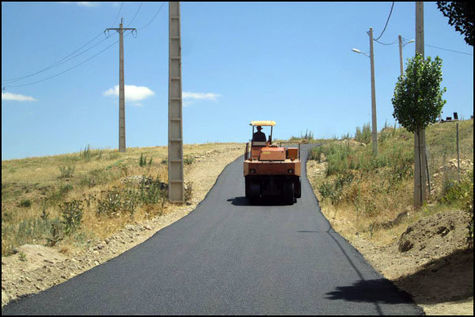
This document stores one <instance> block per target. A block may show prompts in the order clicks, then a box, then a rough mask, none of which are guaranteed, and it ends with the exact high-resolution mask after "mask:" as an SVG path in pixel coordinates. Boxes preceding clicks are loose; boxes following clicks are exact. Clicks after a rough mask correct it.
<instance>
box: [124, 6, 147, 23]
mask: <svg viewBox="0 0 475 317" xmlns="http://www.w3.org/2000/svg"><path fill="white" fill-rule="evenodd" d="M142 5H143V2H140V5H139V7H138V9H137V11H135V15H134V17H133V18H132V20H130V22H129V23H127V25H126V26H125V27H127V26H129V25H131V24H132V22H134V20H135V18H136V17H137V14H139V11H140V9H141V8H142Z"/></svg>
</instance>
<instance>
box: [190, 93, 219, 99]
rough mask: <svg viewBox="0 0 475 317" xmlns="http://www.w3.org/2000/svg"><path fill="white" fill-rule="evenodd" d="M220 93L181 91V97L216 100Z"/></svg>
mask: <svg viewBox="0 0 475 317" xmlns="http://www.w3.org/2000/svg"><path fill="white" fill-rule="evenodd" d="M219 96H220V95H218V94H215V93H212V92H187V91H184V92H182V97H183V99H192V100H216V99H217V98H218V97H219Z"/></svg>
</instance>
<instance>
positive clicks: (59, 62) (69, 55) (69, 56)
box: [3, 32, 108, 83]
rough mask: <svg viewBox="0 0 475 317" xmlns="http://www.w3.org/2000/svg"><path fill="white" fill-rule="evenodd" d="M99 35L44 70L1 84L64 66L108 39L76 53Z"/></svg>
mask: <svg viewBox="0 0 475 317" xmlns="http://www.w3.org/2000/svg"><path fill="white" fill-rule="evenodd" d="M101 35H102V32H101V33H99V34H98V35H96V36H95V37H94V38H92V39H91V40H89V41H88V42H86V43H85V44H84V45H82V46H81V47H79V48H78V49H76V50H74V51H73V52H71V53H70V54H68V55H66V56H65V57H63V58H62V59H60V60H58V61H56V62H54V63H53V64H51V65H49V66H46V67H44V68H42V69H40V70H38V71H36V72H33V73H29V74H26V75H23V76H20V77H15V78H10V79H4V80H3V82H7V83H14V82H17V81H19V80H22V79H25V78H29V77H32V76H35V75H38V74H40V73H42V72H45V71H47V70H49V69H51V68H54V67H57V66H59V65H61V64H64V63H66V62H67V61H70V60H72V59H74V58H76V57H78V56H80V55H82V54H84V53H86V52H87V51H89V50H90V49H92V48H94V47H96V46H97V45H99V44H101V43H102V42H104V41H105V40H106V39H108V37H107V38H105V39H103V40H102V41H100V42H98V43H96V44H95V45H93V46H91V47H89V48H88V49H86V50H84V51H82V52H79V53H76V52H78V51H80V50H81V49H82V48H84V47H86V46H87V45H88V44H89V43H91V42H93V41H95V40H96V39H97V38H98V37H99V36H101ZM75 53H76V54H75Z"/></svg>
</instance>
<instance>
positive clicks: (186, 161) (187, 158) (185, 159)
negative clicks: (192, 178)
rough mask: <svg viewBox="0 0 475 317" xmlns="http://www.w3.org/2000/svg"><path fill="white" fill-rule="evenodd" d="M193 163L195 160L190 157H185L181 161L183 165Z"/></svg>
mask: <svg viewBox="0 0 475 317" xmlns="http://www.w3.org/2000/svg"><path fill="white" fill-rule="evenodd" d="M194 161H195V158H194V157H193V156H190V155H187V156H185V157H184V159H183V163H185V165H191V164H193V162H194Z"/></svg>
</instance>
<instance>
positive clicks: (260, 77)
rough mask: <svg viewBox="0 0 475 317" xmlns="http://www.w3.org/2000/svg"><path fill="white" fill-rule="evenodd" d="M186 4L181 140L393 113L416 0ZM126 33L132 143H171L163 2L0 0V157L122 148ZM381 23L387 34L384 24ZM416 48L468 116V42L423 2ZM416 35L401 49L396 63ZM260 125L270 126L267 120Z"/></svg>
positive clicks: (242, 137)
mask: <svg viewBox="0 0 475 317" xmlns="http://www.w3.org/2000/svg"><path fill="white" fill-rule="evenodd" d="M391 5H392V2H181V4H180V9H181V47H182V87H183V92H182V94H183V137H184V143H185V144H197V143H208V142H247V141H248V140H249V138H250V137H251V129H250V127H249V122H250V121H252V120H274V121H276V122H277V125H276V127H274V136H273V138H274V139H288V138H290V137H291V136H300V135H302V134H304V133H305V132H306V131H307V130H308V131H311V132H312V133H313V135H314V137H315V138H332V137H341V136H343V135H345V134H347V133H349V134H350V135H354V133H355V130H356V127H362V126H363V125H364V124H366V123H369V122H371V81H370V79H371V77H370V76H371V75H370V59H369V58H368V57H367V56H365V55H364V54H358V53H355V52H353V51H352V49H353V48H357V49H359V50H360V51H361V52H363V53H367V54H369V36H368V34H367V32H368V30H369V28H373V34H374V38H378V37H380V38H379V42H382V43H385V44H391V45H383V44H380V43H377V42H374V62H375V87H376V108H377V111H376V112H377V127H378V130H381V129H382V128H383V127H384V125H385V124H387V125H393V124H394V122H395V120H394V118H393V116H392V114H393V106H392V104H391V98H392V97H393V94H394V87H395V84H396V82H397V78H398V76H399V75H400V62H399V49H398V42H397V39H398V35H402V37H403V38H404V39H405V40H406V41H409V40H411V39H414V38H415V2H395V4H394V7H393V10H392V13H391V15H390V18H389V22H388V23H387V27H386V29H384V27H385V24H386V21H387V20H388V16H389V13H390V9H391ZM121 17H122V18H123V21H124V27H129V28H131V27H133V28H136V29H137V31H136V32H133V33H132V32H127V33H126V34H125V36H124V50H125V53H124V54H125V66H124V68H125V85H126V87H125V97H126V108H125V115H126V125H125V126H126V144H127V147H148V146H164V145H167V143H168V3H167V2H2V106H1V108H2V160H10V159H19V158H26V157H36V156H45V155H56V154H63V153H73V152H79V151H80V150H82V149H84V148H85V147H87V146H88V145H89V146H90V147H91V148H93V149H117V148H118V143H119V139H118V130H119V128H118V126H119V122H118V121H119V120H118V118H119V113H118V112H119V111H118V107H119V105H118V104H119V98H118V83H119V47H118V33H117V32H115V31H110V32H108V33H107V32H105V33H104V30H105V29H106V28H117V27H119V23H120V18H121ZM383 31H384V32H383ZM424 48H425V56H426V57H429V56H430V57H431V58H432V59H433V58H435V56H439V57H440V58H441V59H442V61H443V62H442V71H443V81H442V87H446V88H447V91H446V93H445V94H444V95H443V98H444V99H445V100H447V103H446V104H445V106H444V108H443V110H442V111H443V112H442V116H443V117H444V118H445V117H446V116H452V114H453V112H457V113H458V115H459V118H465V119H469V118H470V116H471V115H473V47H472V46H469V45H468V44H466V43H465V41H464V38H463V36H462V35H461V34H460V33H458V32H457V31H455V29H454V27H452V26H451V25H449V24H448V18H446V17H444V16H443V14H442V13H441V12H440V11H439V10H438V9H437V5H436V3H435V2H424ZM414 54H415V43H408V44H406V45H405V46H404V48H403V59H404V67H405V65H406V62H407V59H408V58H411V57H413V56H414ZM265 132H266V131H265Z"/></svg>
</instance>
